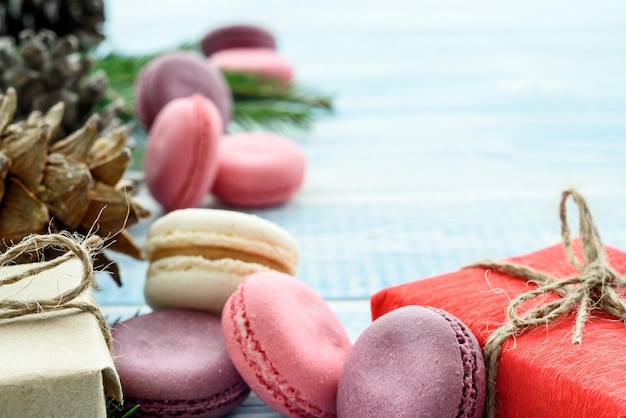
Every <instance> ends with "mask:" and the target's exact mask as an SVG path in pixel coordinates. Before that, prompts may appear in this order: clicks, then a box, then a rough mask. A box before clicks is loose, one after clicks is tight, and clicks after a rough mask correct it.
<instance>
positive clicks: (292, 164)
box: [211, 132, 306, 207]
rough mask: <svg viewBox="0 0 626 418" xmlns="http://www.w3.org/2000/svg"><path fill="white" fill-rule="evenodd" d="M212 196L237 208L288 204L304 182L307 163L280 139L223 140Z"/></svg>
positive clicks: (260, 135)
mask: <svg viewBox="0 0 626 418" xmlns="http://www.w3.org/2000/svg"><path fill="white" fill-rule="evenodd" d="M220 145H221V150H220V160H219V163H218V171H217V176H216V178H215V182H214V183H213V187H212V189H211V192H212V193H213V195H214V196H215V197H216V198H217V199H219V200H220V201H221V202H223V203H225V204H228V205H232V206H238V207H267V206H273V205H277V204H280V203H283V202H285V201H286V200H288V199H289V198H290V197H291V196H292V195H293V194H294V193H296V192H297V191H298V190H299V189H300V187H301V186H302V183H303V181H304V174H305V169H306V160H305V156H304V153H303V151H302V149H301V148H300V146H299V145H298V144H297V143H296V142H294V141H292V140H290V139H289V138H287V137H284V136H282V135H278V134H273V133H269V132H244V133H238V134H232V135H225V136H224V137H223V138H222V143H221V144H220Z"/></svg>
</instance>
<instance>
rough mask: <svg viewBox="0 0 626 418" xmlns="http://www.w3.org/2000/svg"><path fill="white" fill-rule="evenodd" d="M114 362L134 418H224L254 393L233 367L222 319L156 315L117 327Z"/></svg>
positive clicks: (175, 312)
mask: <svg viewBox="0 0 626 418" xmlns="http://www.w3.org/2000/svg"><path fill="white" fill-rule="evenodd" d="M111 333H112V336H113V351H114V356H115V359H114V362H115V367H116V369H117V372H118V374H119V377H120V381H121V383H122V389H123V391H124V407H125V408H128V409H130V408H132V407H133V406H134V405H139V409H138V410H137V412H136V413H135V414H134V415H133V416H134V417H135V416H136V417H166V418H167V417H177V418H193V417H205V418H210V417H220V416H222V415H225V414H226V413H227V412H229V411H231V410H233V409H235V408H236V407H237V406H238V405H240V404H241V403H242V402H243V401H244V400H245V399H246V398H247V397H248V395H249V393H250V389H249V387H248V386H247V385H246V383H245V382H244V381H243V379H242V378H241V376H240V375H239V373H238V372H237V370H236V369H235V367H234V366H233V364H232V362H231V361H230V358H229V357H228V353H227V351H226V347H225V345H224V339H223V338H222V330H221V326H220V320H219V318H218V317H216V316H214V315H211V314H208V313H205V312H197V311H186V310H169V311H155V312H151V313H148V314H145V315H141V316H137V317H134V318H131V319H129V320H126V321H124V322H121V323H118V324H115V325H114V326H113V327H112V330H111Z"/></svg>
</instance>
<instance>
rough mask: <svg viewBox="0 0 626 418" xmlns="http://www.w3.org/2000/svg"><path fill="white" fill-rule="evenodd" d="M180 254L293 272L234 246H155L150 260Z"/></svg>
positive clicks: (279, 264) (273, 261) (270, 260)
mask: <svg viewBox="0 0 626 418" xmlns="http://www.w3.org/2000/svg"><path fill="white" fill-rule="evenodd" d="M179 255H185V256H200V257H203V258H205V259H207V260H221V259H224V258H231V259H233V260H240V261H243V262H246V263H256V264H261V265H262V266H265V267H269V268H271V269H272V270H276V271H280V272H281V273H286V274H291V271H290V269H289V268H288V267H287V266H285V265H283V264H281V263H279V262H277V261H275V260H272V259H270V258H268V257H263V256H262V255H260V254H253V253H250V252H246V251H239V250H237V249H233V248H228V247H218V246H206V245H204V246H199V245H181V246H176V247H170V248H155V249H154V250H153V251H152V253H151V255H150V261H157V260H162V259H164V258H168V257H175V256H179Z"/></svg>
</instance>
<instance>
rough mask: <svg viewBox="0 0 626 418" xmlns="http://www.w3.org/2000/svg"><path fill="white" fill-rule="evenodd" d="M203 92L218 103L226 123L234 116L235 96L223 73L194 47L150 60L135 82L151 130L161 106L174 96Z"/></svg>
mask: <svg viewBox="0 0 626 418" xmlns="http://www.w3.org/2000/svg"><path fill="white" fill-rule="evenodd" d="M192 94H200V95H202V96H205V97H206V98H208V99H209V100H211V101H212V102H213V103H214V104H215V106H217V108H218V110H219V113H220V115H221V116H222V122H223V125H224V126H225V125H226V124H227V123H228V121H229V120H230V118H231V116H232V108H233V98H232V93H231V91H230V87H229V85H228V83H227V82H226V79H225V78H224V76H223V75H222V73H221V72H220V71H219V70H217V69H215V68H214V67H212V66H210V65H206V58H204V57H203V56H202V55H200V54H197V53H193V52H190V51H174V52H168V53H165V54H162V55H159V56H157V57H156V58H154V59H152V60H151V61H149V62H148V63H147V64H146V65H145V66H144V67H143V68H142V70H141V72H140V73H139V75H138V77H137V80H136V82H135V106H136V110H137V116H138V118H139V120H140V121H141V123H142V124H143V126H144V127H146V129H147V130H150V129H151V127H152V124H153V122H154V120H155V119H156V117H157V115H158V114H159V112H160V111H161V109H162V108H163V107H164V106H165V105H166V104H167V103H169V102H170V101H171V100H173V99H177V98H180V97H187V96H190V95H192Z"/></svg>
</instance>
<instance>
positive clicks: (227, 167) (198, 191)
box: [135, 25, 306, 212]
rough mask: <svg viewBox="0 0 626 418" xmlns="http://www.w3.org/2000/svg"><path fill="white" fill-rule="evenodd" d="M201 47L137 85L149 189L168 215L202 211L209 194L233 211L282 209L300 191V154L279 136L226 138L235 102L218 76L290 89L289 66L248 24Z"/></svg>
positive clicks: (151, 68)
mask: <svg viewBox="0 0 626 418" xmlns="http://www.w3.org/2000/svg"><path fill="white" fill-rule="evenodd" d="M201 47H202V51H203V52H204V53H205V54H206V55H208V56H209V57H208V58H205V57H203V56H202V55H201V54H197V53H193V52H190V51H176V52H170V53H165V54H162V55H160V56H158V57H156V58H155V59H153V60H151V61H149V62H148V63H147V64H146V65H145V66H144V68H143V69H142V71H141V72H140V74H139V76H138V78H137V81H136V83H135V103H136V108H137V116H138V118H139V120H140V121H141V123H142V124H143V125H144V127H145V128H146V130H147V131H148V142H147V146H146V154H145V160H144V171H145V173H146V184H147V186H148V190H149V191H150V193H151V194H152V196H153V197H154V198H155V200H157V202H159V203H160V204H161V206H162V207H163V209H164V210H165V211H166V212H169V211H173V210H176V209H183V208H193V207H198V206H201V205H202V203H203V200H204V199H205V197H206V196H207V195H208V194H209V193H213V195H214V197H215V198H216V199H217V200H218V201H220V202H221V203H222V204H224V205H227V206H234V207H250V208H256V207H267V206H273V205H277V204H280V203H283V202H285V201H286V200H288V199H289V198H290V197H291V196H292V195H293V194H294V193H296V192H297V191H298V190H299V189H300V187H301V186H302V183H303V180H304V172H305V165H306V164H305V157H304V153H303V151H302V150H301V148H300V147H299V145H298V144H297V143H296V142H294V141H293V140H291V139H290V138H287V137H285V136H282V135H279V134H274V133H269V132H242V133H238V134H232V135H228V134H225V131H226V127H227V125H228V123H229V121H230V119H231V116H232V112H233V97H232V92H231V91H230V87H229V85H228V83H227V82H226V79H225V78H224V76H223V74H222V72H223V71H234V72H239V73H246V74H248V75H252V76H258V77H259V78H260V79H264V80H267V79H272V80H275V81H278V82H279V83H289V82H291V79H292V77H293V69H292V67H291V65H289V63H288V62H287V61H285V60H284V59H282V58H280V57H279V56H278V53H277V52H276V50H275V47H276V42H275V40H274V37H273V36H272V34H271V33H270V32H269V31H267V30H266V29H263V28H260V27H257V26H253V25H231V26H225V27H222V28H219V29H216V30H214V31H211V32H209V33H208V34H207V35H206V36H205V37H204V38H203V39H202V42H201ZM229 54H232V55H229Z"/></svg>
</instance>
